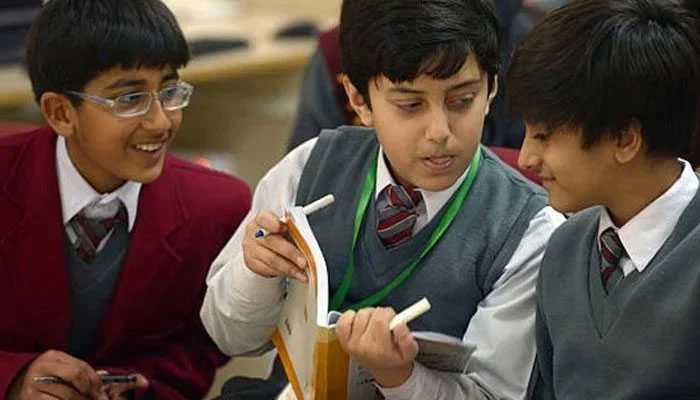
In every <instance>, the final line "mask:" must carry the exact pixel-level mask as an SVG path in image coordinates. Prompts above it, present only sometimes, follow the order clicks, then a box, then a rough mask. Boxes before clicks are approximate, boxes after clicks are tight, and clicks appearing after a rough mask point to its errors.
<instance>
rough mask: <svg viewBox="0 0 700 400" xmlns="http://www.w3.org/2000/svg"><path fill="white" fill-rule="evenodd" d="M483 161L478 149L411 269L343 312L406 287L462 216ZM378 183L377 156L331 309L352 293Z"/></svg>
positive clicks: (365, 186) (356, 217) (363, 190)
mask: <svg viewBox="0 0 700 400" xmlns="http://www.w3.org/2000/svg"><path fill="white" fill-rule="evenodd" d="M480 161H481V147H478V148H477V149H476V152H475V153H474V158H473V159H472V162H471V164H469V172H468V173H467V176H466V178H465V179H464V182H462V184H461V185H460V186H459V189H458V191H457V195H456V196H455V198H454V200H452V203H451V204H450V207H449V208H448V209H447V212H445V215H443V217H442V218H441V219H440V222H439V223H438V226H437V228H436V229H435V230H434V231H433V233H432V234H431V235H430V239H429V240H428V244H427V245H426V246H425V248H424V249H423V251H422V252H421V253H420V255H419V256H418V258H416V259H415V260H414V261H413V262H412V263H411V265H409V266H408V268H406V269H404V270H403V271H401V273H400V274H399V275H397V276H396V277H395V278H394V279H393V280H392V281H391V282H389V284H388V285H386V286H385V287H384V288H383V289H381V290H379V291H378V292H377V293H375V294H373V295H371V296H369V297H366V298H365V299H363V300H360V301H358V302H357V303H355V304H351V305H349V306H347V307H344V308H343V309H342V311H346V310H350V309H352V310H357V309H360V308H364V307H370V306H373V305H375V304H377V303H378V302H380V301H381V300H383V299H384V298H385V297H386V296H388V295H389V293H391V291H392V290H394V289H396V288H397V287H398V286H399V285H401V284H402V283H404V281H405V280H406V279H407V278H408V276H409V275H411V272H413V270H414V269H415V268H416V266H417V265H418V263H420V261H421V260H422V259H423V257H424V256H425V255H426V254H428V252H429V251H430V250H431V249H432V248H433V246H435V243H437V241H438V240H440V237H442V234H443V233H445V231H446V230H447V228H448V227H449V226H450V224H451V223H452V221H454V219H455V217H456V216H457V213H458V212H459V209H460V207H461V206H462V203H464V199H465V198H466V197H467V192H468V191H469V188H470V187H471V186H472V183H473V182H474V178H475V177H476V172H477V170H478V169H479V162H480ZM376 180H377V158H376V156H375V159H374V166H373V167H370V169H369V172H368V173H367V178H365V183H364V185H363V186H362V193H361V195H360V201H359V203H358V205H357V212H356V213H355V223H354V228H353V235H352V247H351V248H350V261H349V262H348V268H347V270H346V271H345V275H344V276H343V280H342V282H341V283H340V287H339V288H338V291H337V292H336V293H335V295H333V298H332V299H331V304H330V309H331V310H338V309H340V306H341V305H342V304H343V302H344V301H345V297H346V296H347V294H348V291H349V290H350V284H351V283H352V278H353V276H354V275H355V244H356V243H357V237H358V236H359V234H360V226H361V225H362V219H363V218H364V216H365V212H367V206H368V205H369V200H370V197H371V196H372V192H373V191H374V186H375V184H376Z"/></svg>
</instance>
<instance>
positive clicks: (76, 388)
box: [8, 350, 106, 400]
mask: <svg viewBox="0 0 700 400" xmlns="http://www.w3.org/2000/svg"><path fill="white" fill-rule="evenodd" d="M37 376H56V377H59V378H61V379H63V380H64V381H66V383H67V384H63V383H43V382H34V377H37ZM101 388H102V382H101V381H100V378H99V376H98V375H97V372H95V370H94V369H92V367H90V366H89V365H88V364H87V363H86V362H84V361H82V360H79V359H77V358H74V357H71V356H69V355H68V354H66V353H63V352H60V351H56V350H49V351H47V352H45V353H43V354H42V355H40V356H39V357H37V358H36V359H35V360H34V361H33V362H32V363H31V364H29V366H27V368H26V369H25V370H24V372H22V373H20V374H19V375H18V376H17V377H15V379H14V380H13V381H12V383H11V384H10V389H9V390H8V399H10V400H56V399H61V400H86V399H87V400H96V399H99V400H106V395H105V394H104V393H103V392H102V391H101Z"/></svg>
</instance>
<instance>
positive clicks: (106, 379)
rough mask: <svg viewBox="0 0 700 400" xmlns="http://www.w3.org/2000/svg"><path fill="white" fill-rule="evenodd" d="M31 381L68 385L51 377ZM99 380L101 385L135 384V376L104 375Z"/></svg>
mask: <svg viewBox="0 0 700 400" xmlns="http://www.w3.org/2000/svg"><path fill="white" fill-rule="evenodd" d="M32 380H33V381H34V382H38V383H62V384H64V385H69V383H68V382H66V381H65V380H63V379H62V378H59V377H57V376H51V375H48V376H35V377H34V378H33V379H32ZM100 380H101V381H102V383H132V382H136V375H112V374H105V375H100Z"/></svg>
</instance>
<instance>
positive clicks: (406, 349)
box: [393, 324, 418, 360]
mask: <svg viewBox="0 0 700 400" xmlns="http://www.w3.org/2000/svg"><path fill="white" fill-rule="evenodd" d="M393 332H394V344H395V346H396V349H397V350H398V352H399V354H401V359H403V360H412V359H414V358H416V355H417V354H418V342H416V339H415V338H414V337H413V334H412V333H411V330H410V329H408V326H406V324H400V325H398V326H396V327H394V330H393Z"/></svg>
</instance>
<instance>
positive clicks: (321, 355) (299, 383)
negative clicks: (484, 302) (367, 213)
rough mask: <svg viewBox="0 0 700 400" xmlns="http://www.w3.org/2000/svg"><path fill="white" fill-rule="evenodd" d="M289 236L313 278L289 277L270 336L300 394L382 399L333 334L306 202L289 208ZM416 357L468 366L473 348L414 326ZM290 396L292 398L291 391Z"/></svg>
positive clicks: (444, 366) (445, 366) (443, 366)
mask: <svg viewBox="0 0 700 400" xmlns="http://www.w3.org/2000/svg"><path fill="white" fill-rule="evenodd" d="M285 216H286V220H287V225H288V227H289V232H290V236H291V237H292V239H293V240H294V242H295V243H296V245H297V246H298V247H299V249H300V250H301V252H302V253H303V254H304V256H305V257H306V259H307V262H308V266H309V269H308V272H307V274H308V277H309V283H308V284H305V283H302V282H299V281H297V280H293V279H288V280H287V282H288V285H287V290H286V296H285V300H284V305H283V308H282V314H281V316H280V320H279V322H278V325H277V329H276V330H275V332H274V333H273V335H272V342H273V343H274V344H275V347H277V351H278V353H279V357H280V360H281V361H282V365H283V366H284V370H285V372H286V374H287V378H288V379H289V382H290V386H291V391H292V392H293V395H294V397H295V398H296V399H297V400H309V399H315V400H342V399H347V400H359V399H363V400H364V399H375V398H377V399H381V395H380V394H379V392H378V390H377V389H376V387H375V385H374V380H373V379H372V377H371V375H370V374H369V373H368V372H367V371H366V370H364V369H363V368H362V367H361V366H360V365H359V363H357V362H355V361H354V360H352V359H350V358H349V357H348V355H347V354H346V353H345V352H344V351H343V349H342V348H341V346H340V342H339V341H338V339H337V337H336V334H335V325H334V324H335V322H336V320H337V318H338V317H339V316H340V314H339V313H337V312H335V311H331V312H330V313H329V310H328V296H329V289H328V272H327V269H326V263H325V260H324V258H323V253H322V252H321V248H320V247H319V245H318V242H317V241H316V238H315V237H314V234H313V232H312V230H311V227H310V226H309V222H308V220H307V218H306V215H305V214H304V212H303V210H302V207H292V208H289V209H288V210H287V213H286V215H285ZM414 337H415V338H416V340H417V341H418V345H419V352H418V356H417V357H416V360H417V361H418V362H420V363H422V364H423V365H425V366H427V367H428V368H432V369H437V370H441V371H449V372H457V373H461V372H464V370H465V369H466V366H467V361H468V360H469V356H470V355H471V353H472V351H473V349H472V348H470V347H467V346H466V345H465V344H464V343H463V342H462V341H461V340H460V339H459V338H455V337H451V336H447V335H442V334H439V333H435V332H414ZM288 397H289V398H293V397H291V396H288Z"/></svg>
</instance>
